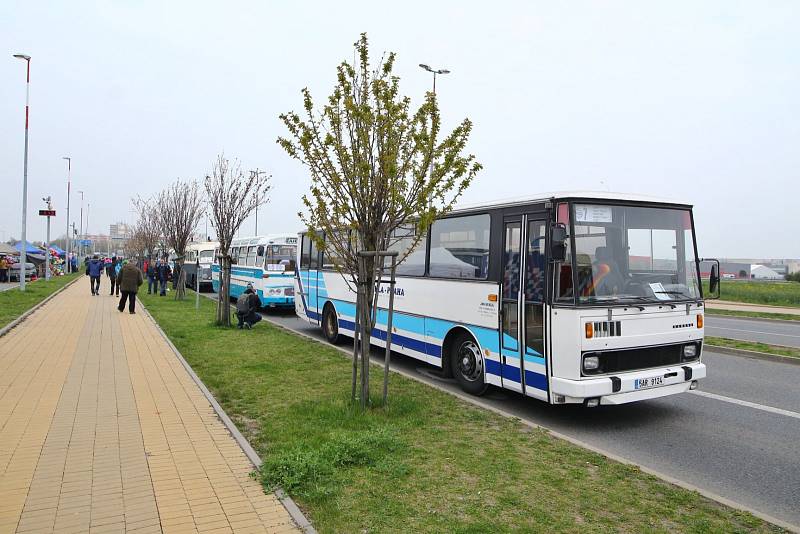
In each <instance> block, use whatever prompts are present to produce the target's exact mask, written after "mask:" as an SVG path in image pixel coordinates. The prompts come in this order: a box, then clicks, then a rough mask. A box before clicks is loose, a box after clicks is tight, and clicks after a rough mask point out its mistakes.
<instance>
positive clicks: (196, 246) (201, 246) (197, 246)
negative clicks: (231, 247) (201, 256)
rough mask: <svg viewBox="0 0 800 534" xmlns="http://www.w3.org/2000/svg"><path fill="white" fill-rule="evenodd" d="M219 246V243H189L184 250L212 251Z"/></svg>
mask: <svg viewBox="0 0 800 534" xmlns="http://www.w3.org/2000/svg"><path fill="white" fill-rule="evenodd" d="M218 246H219V241H202V242H200V243H189V245H188V246H187V247H186V250H214V249H215V248H217V247H218Z"/></svg>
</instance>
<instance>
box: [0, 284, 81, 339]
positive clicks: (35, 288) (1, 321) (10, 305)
mask: <svg viewBox="0 0 800 534" xmlns="http://www.w3.org/2000/svg"><path fill="white" fill-rule="evenodd" d="M78 276H81V275H80V273H73V274H68V275H65V276H59V277H56V278H51V279H50V281H45V280H44V279H43V278H42V279H40V280H36V281H35V282H27V283H26V284H25V291H24V292H23V291H20V290H19V289H18V288H12V289H7V290H6V291H0V328H2V327H4V326H5V325H7V324H8V323H10V322H11V321H13V320H14V319H16V318H17V317H19V316H20V315H22V314H23V313H25V312H26V311H28V310H29V309H31V308H33V307H34V306H36V304H38V303H39V302H41V301H42V300H44V299H45V298H47V297H48V296H49V295H50V294H52V293H53V292H54V291H56V290H57V289H59V288H61V287H63V286H65V285H66V284H68V283H69V282H71V281H72V280H74V279H75V278H76V277H78ZM87 280H88V279H87ZM86 283H87V284H88V283H89V282H88V281H87V282H86Z"/></svg>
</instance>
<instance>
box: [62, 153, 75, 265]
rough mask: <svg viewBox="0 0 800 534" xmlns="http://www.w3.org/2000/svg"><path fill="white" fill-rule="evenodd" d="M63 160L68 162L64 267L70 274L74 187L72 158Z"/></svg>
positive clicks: (67, 157) (64, 157)
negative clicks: (72, 195)
mask: <svg viewBox="0 0 800 534" xmlns="http://www.w3.org/2000/svg"><path fill="white" fill-rule="evenodd" d="M61 159H65V160H67V243H66V244H67V251H66V254H64V256H65V257H64V265H65V266H66V269H65V270H66V271H67V272H70V262H69V252H70V250H71V249H72V236H71V235H69V196H70V187H71V185H72V180H71V178H72V177H71V174H72V158H70V157H69V156H63V157H62V158H61Z"/></svg>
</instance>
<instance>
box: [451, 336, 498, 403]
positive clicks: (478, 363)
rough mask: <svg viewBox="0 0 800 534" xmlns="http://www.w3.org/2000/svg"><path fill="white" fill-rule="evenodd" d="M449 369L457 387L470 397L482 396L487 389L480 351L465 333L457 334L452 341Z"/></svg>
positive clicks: (473, 340)
mask: <svg viewBox="0 0 800 534" xmlns="http://www.w3.org/2000/svg"><path fill="white" fill-rule="evenodd" d="M450 368H451V370H452V372H453V377H454V378H455V379H456V381H458V385H459V386H461V389H463V390H464V391H465V392H467V393H469V394H470V395H483V394H484V393H485V392H486V389H487V388H488V387H489V385H488V384H487V383H486V368H485V365H484V360H483V356H482V355H481V349H480V347H479V346H478V343H477V342H476V341H475V339H474V338H473V337H472V336H471V335H469V334H468V333H466V332H462V333H460V334H458V335H457V336H456V338H455V340H454V341H453V344H452V346H451V352H450Z"/></svg>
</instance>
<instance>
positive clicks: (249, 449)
mask: <svg viewBox="0 0 800 534" xmlns="http://www.w3.org/2000/svg"><path fill="white" fill-rule="evenodd" d="M139 303H140V305H141V307H142V308H143V309H144V312H145V314H146V315H147V317H148V318H149V319H150V320H151V321H152V322H153V324H154V325H155V326H156V329H157V330H158V331H159V333H160V334H161V337H162V338H164V341H166V343H167V345H168V346H169V347H170V349H172V352H173V353H174V354H175V356H176V357H177V358H178V361H179V362H181V365H183V368H184V369H186V372H187V373H189V376H190V377H191V378H192V380H193V381H194V383H195V384H196V385H197V387H198V388H200V391H201V392H202V393H203V395H204V396H205V398H206V400H207V401H208V402H209V404H211V407H212V408H213V409H214V412H215V413H216V414H217V416H218V417H219V418H220V420H221V421H222V424H223V425H225V428H227V429H228V432H230V433H231V436H233V439H235V440H236V443H238V444H239V447H240V448H241V449H242V452H244V454H245V456H247V459H248V460H250V463H251V464H253V467H254V468H256V469H258V468H259V467H261V464H262V463H263V462H262V460H261V458H260V457H259V456H258V453H257V452H256V450H255V449H254V448H253V446H252V445H250V442H249V441H247V438H245V437H244V435H242V433H241V432H239V429H238V428H237V427H236V424H235V423H234V422H233V421H232V420H231V418H230V417H228V414H227V413H225V410H224V409H223V408H222V406H220V404H219V403H218V402H217V399H215V398H214V395H212V394H211V392H210V391H209V390H208V388H207V387H206V385H205V384H204V383H203V381H202V380H200V377H199V376H197V374H196V373H195V372H194V369H192V366H191V365H189V362H187V361H186V359H185V358H184V357H183V354H181V352H180V351H179V350H178V347H176V346H175V344H174V343H172V340H170V339H169V336H167V334H166V332H164V330H163V329H162V328H161V325H159V324H158V321H156V320H155V318H154V317H153V316H152V315H151V314H150V310H148V309H147V307H146V306H145V305H144V303H143V302H142V301H141V299H140V300H139ZM273 493H274V494H275V496H276V497H277V498H278V500H279V501H280V502H281V504H282V505H283V507H284V508H285V509H286V511H287V512H288V513H289V516H290V517H291V518H292V520H293V521H294V522H295V524H296V525H297V527H298V528H299V529H300V530H302V531H303V532H305V533H306V534H317V531H316V530H315V529H314V526H313V525H312V524H311V521H309V520H308V518H307V517H306V516H305V514H303V512H302V510H300V508H299V507H298V506H297V504H296V503H295V502H294V500H293V499H292V498H291V497H290V496H289V495H287V494H286V492H285V491H283V488H277V489H275V490H274V491H273Z"/></svg>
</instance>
